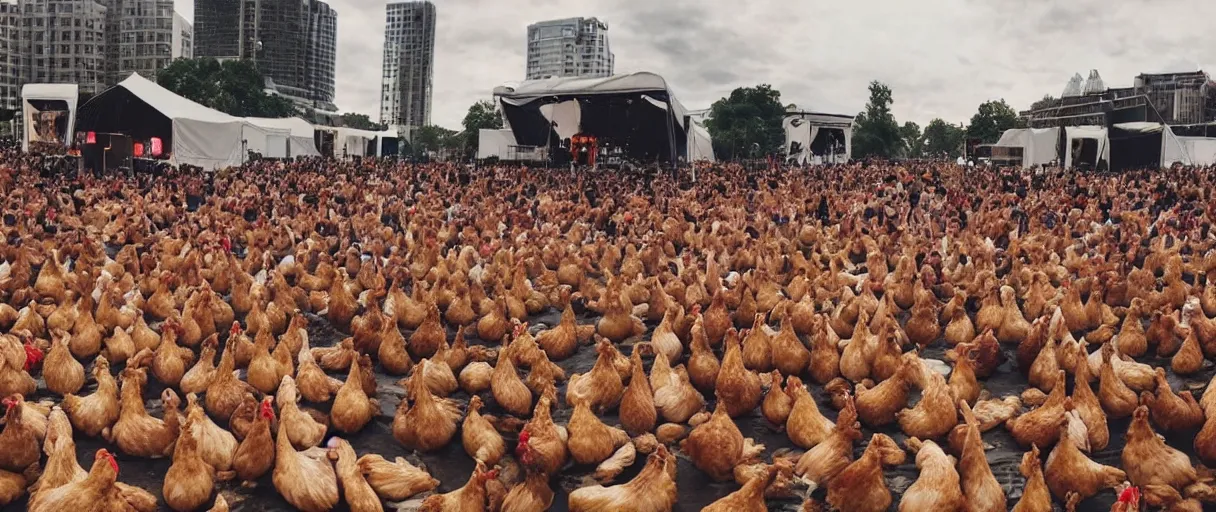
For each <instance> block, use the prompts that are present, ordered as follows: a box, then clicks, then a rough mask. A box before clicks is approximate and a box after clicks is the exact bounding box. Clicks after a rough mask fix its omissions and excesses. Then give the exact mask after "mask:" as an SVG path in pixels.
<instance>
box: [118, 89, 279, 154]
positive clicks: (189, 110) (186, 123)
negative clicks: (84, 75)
mask: <svg viewBox="0 0 1216 512" xmlns="http://www.w3.org/2000/svg"><path fill="white" fill-rule="evenodd" d="M118 87H122V88H124V89H126V90H128V91H130V92H131V94H134V95H135V96H136V97H138V98H139V99H141V100H143V101H144V102H145V103H147V104H148V105H149V106H151V107H152V108H154V109H156V110H157V111H158V112H160V113H161V114H163V115H164V116H165V117H168V118H169V120H170V121H171V122H172V123H173V148H172V155H173V157H172V161H173V163H174V164H177V165H180V164H190V165H196V166H199V167H202V168H204V169H222V168H224V167H229V166H234V165H241V162H242V161H243V158H244V155H242V154H241V140H242V139H243V138H244V137H245V126H246V125H247V124H249V123H248V122H247V121H245V120H243V119H241V118H239V117H233V116H230V115H228V114H225V113H223V112H220V111H218V110H212V109H210V108H207V107H204V106H202V105H200V104H198V103H195V102H193V101H190V100H188V99H186V98H183V97H181V96H178V95H176V94H173V93H172V92H170V91H169V90H168V89H165V88H164V87H161V86H160V85H157V84H156V83H155V82H152V81H150V80H148V79H146V78H144V77H142V76H140V75H139V74H138V73H132V74H131V76H130V77H128V78H127V79H126V80H123V81H122V82H119V84H118ZM102 94H105V93H102ZM98 98H100V96H98ZM94 99H97V98H94ZM260 145H262V146H265V141H262V142H261V143H260Z"/></svg>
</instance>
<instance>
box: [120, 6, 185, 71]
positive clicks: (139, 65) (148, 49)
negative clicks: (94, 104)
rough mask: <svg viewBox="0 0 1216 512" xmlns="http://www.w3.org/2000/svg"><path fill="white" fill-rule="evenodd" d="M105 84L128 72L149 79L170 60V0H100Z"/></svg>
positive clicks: (171, 13)
mask: <svg viewBox="0 0 1216 512" xmlns="http://www.w3.org/2000/svg"><path fill="white" fill-rule="evenodd" d="M103 4H104V5H105V6H106V49H105V55H106V83H107V84H111V85H113V84H116V83H118V82H121V81H122V80H123V79H125V78H126V77H127V76H129V75H130V74H131V73H139V74H141V75H143V76H144V77H145V78H148V79H149V80H155V79H156V72H157V71H160V70H161V69H164V68H165V67H166V66H168V65H169V61H171V60H172V59H173V0H103Z"/></svg>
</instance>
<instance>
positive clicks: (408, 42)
mask: <svg viewBox="0 0 1216 512" xmlns="http://www.w3.org/2000/svg"><path fill="white" fill-rule="evenodd" d="M434 68H435V4H433V3H431V2H429V1H414V2H394V3H390V4H388V5H387V6H386V7H385V14H384V63H383V68H382V71H383V74H382V79H381V81H380V122H382V123H386V124H389V125H397V126H404V127H405V128H406V130H407V131H408V130H411V129H413V128H418V127H422V126H426V125H428V124H430V123H431V95H432V90H433V85H432V84H433V82H432V79H433V75H434Z"/></svg>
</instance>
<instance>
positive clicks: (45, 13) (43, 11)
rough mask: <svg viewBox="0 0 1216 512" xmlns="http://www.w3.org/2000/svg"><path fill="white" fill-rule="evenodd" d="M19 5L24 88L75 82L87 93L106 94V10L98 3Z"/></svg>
mask: <svg viewBox="0 0 1216 512" xmlns="http://www.w3.org/2000/svg"><path fill="white" fill-rule="evenodd" d="M19 6H20V10H21V34H20V48H19V51H20V54H21V55H20V61H21V66H20V75H21V77H20V82H21V83H74V84H77V85H79V87H80V92H81V94H97V93H99V92H101V91H103V90H105V88H106V87H107V84H108V83H109V82H108V81H107V78H108V76H107V73H106V71H107V70H106V65H105V61H106V51H105V50H106V22H107V16H106V13H107V9H106V6H105V5H102V4H101V3H98V2H95V1H93V0H20V4H19ZM18 94H19V92H18Z"/></svg>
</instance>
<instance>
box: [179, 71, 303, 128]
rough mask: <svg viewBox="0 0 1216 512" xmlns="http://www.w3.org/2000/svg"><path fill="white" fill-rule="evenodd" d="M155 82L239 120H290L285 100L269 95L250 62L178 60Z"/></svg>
mask: <svg viewBox="0 0 1216 512" xmlns="http://www.w3.org/2000/svg"><path fill="white" fill-rule="evenodd" d="M156 83H158V84H160V85H161V87H164V88H166V89H168V90H169V91H171V92H173V93H175V94H177V95H179V96H182V97H184V98H186V99H189V100H192V101H194V102H196V103H200V104H202V105H204V106H207V107H211V108H213V109H216V110H219V111H220V112H224V113H226V114H230V115H234V116H238V117H247V116H253V117H290V116H293V115H296V114H297V112H296V109H295V107H293V106H292V105H291V102H289V101H287V100H286V99H285V98H282V97H279V96H276V95H273V94H267V93H266V91H265V79H264V78H263V77H262V74H261V73H260V72H259V71H258V69H257V67H256V66H255V65H254V64H253V62H251V61H247V60H226V61H224V62H222V63H221V62H219V61H217V60H215V59H213V58H209V57H202V58H197V59H177V60H174V61H173V62H172V63H170V64H169V66H168V67H166V68H165V69H162V70H161V71H160V72H159V73H157V74H156Z"/></svg>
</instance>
